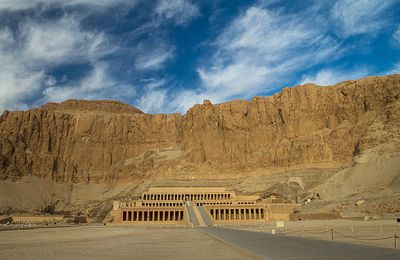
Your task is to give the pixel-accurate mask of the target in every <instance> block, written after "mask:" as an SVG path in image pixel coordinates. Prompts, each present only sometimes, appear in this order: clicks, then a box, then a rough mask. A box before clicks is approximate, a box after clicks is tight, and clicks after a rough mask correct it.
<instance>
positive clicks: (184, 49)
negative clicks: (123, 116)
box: [0, 0, 400, 113]
mask: <svg viewBox="0 0 400 260" xmlns="http://www.w3.org/2000/svg"><path fill="white" fill-rule="evenodd" d="M399 72H400V2H399V1H396V0H384V1H382V0H358V1H356V0H338V1H328V0H326V1H318V0H314V1H312V0H298V1H297V0H292V1H278V0H269V1H268V0H265V1H239V0H225V1H224V0H203V1H194V0H159V1H149V0H142V1H141V0H129V1H128V0H126V1H125V0H96V1H94V0H70V1H63V0H0V112H1V111H4V110H6V109H7V110H16V109H28V108H33V107H37V106H40V105H42V104H44V103H46V102H50V101H56V102H59V101H63V100H66V99H71V98H78V99H114V100H120V101H123V102H125V103H128V104H131V105H134V106H136V107H138V108H140V109H142V110H143V111H145V112H148V113H174V112H179V113H185V112H186V111H187V109H188V108H190V107H191V106H193V105H194V104H196V103H201V102H202V101H203V99H210V100H211V101H212V102H213V103H220V102H224V101H228V100H232V99H250V98H252V97H253V96H257V95H258V96H260V95H271V94H273V93H276V92H279V91H280V90H281V89H282V88H283V87H286V86H293V85H297V84H303V83H306V82H315V83H317V84H320V85H330V84H334V83H337V82H340V81H343V80H347V79H356V78H361V77H364V76H369V75H387V74H393V73H399Z"/></svg>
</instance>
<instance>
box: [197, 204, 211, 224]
mask: <svg viewBox="0 0 400 260" xmlns="http://www.w3.org/2000/svg"><path fill="white" fill-rule="evenodd" d="M197 209H198V210H199V213H200V215H201V217H202V218H203V221H204V223H205V225H206V226H215V222H214V219H213V217H212V216H211V215H210V213H209V212H208V210H207V209H206V208H205V207H203V206H197Z"/></svg>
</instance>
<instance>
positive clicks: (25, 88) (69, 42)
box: [0, 16, 112, 111]
mask: <svg viewBox="0 0 400 260" xmlns="http://www.w3.org/2000/svg"><path fill="white" fill-rule="evenodd" d="M106 42H107V41H106V40H105V37H104V35H103V34H101V33H100V34H97V33H93V32H89V31H86V30H83V29H82V28H81V27H80V25H79V21H78V20H77V19H74V18H73V17H69V16H63V17H61V18H60V19H56V20H54V21H53V22H51V23H42V22H35V21H30V20H28V21H27V22H26V23H22V24H21V25H20V28H19V29H18V30H16V31H14V32H13V31H11V29H9V28H8V27H4V28H3V29H1V30H0V57H1V59H0V79H1V80H0V111H2V110H4V109H21V108H27V107H28V106H29V104H30V103H31V102H28V101H27V100H29V98H30V97H31V96H41V95H42V94H41V93H42V92H44V94H43V95H44V97H43V98H39V99H40V100H62V99H63V98H65V97H67V96H73V95H75V94H76V90H77V89H75V88H69V87H66V88H65V89H64V90H63V91H61V89H60V87H59V88H56V87H54V86H49V84H48V83H49V82H51V81H54V80H50V81H49V79H51V77H50V76H49V75H48V70H49V68H52V67H54V66H57V65H63V64H69V63H74V62H79V63H91V64H98V62H97V60H99V59H100V58H101V57H103V56H104V55H106V54H108V53H110V51H112V48H111V47H110V46H108V45H107V43H106ZM94 73H95V74H93V75H92V76H91V78H89V79H88V80H86V81H82V84H83V85H87V86H88V87H90V86H94V85H95V83H96V84H97V83H98V84H99V85H100V86H102V84H104V83H105V82H106V83H107V80H106V77H107V75H108V74H107V71H106V70H104V69H103V70H102V71H101V74H102V77H103V78H101V79H99V80H98V81H97V82H94V81H93V80H95V79H96V78H95V77H94V76H97V77H100V72H99V70H98V68H97V65H96V68H95V70H94ZM96 73H97V74H96ZM90 79H91V80H92V81H90ZM50 85H52V84H50ZM78 92H79V91H78ZM80 92H82V90H81V91H80ZM56 94H59V96H58V97H57V96H56ZM75 96H77V95H75ZM28 103H29V104H28Z"/></svg>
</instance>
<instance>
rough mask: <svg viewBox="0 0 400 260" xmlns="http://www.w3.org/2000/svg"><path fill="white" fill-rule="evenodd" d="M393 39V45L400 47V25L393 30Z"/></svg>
mask: <svg viewBox="0 0 400 260" xmlns="http://www.w3.org/2000/svg"><path fill="white" fill-rule="evenodd" d="M392 39H393V45H394V46H395V47H396V48H399V49H400V25H399V26H397V29H396V30H395V31H394V32H393V35H392Z"/></svg>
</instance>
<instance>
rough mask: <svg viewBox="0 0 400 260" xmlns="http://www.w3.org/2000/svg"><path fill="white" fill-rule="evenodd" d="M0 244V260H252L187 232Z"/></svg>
mask: <svg viewBox="0 0 400 260" xmlns="http://www.w3.org/2000/svg"><path fill="white" fill-rule="evenodd" d="M0 241H1V243H0V259H253V257H252V255H251V254H249V253H246V252H245V251H243V250H241V249H239V248H236V247H232V246H228V245H226V244H224V243H222V242H220V241H218V240H215V239H214V238H212V237H210V236H207V235H205V234H203V233H201V232H196V231H195V230H194V229H188V228H145V227H102V226H84V227H71V228H47V229H46V228H45V229H33V230H17V231H3V232H0Z"/></svg>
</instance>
